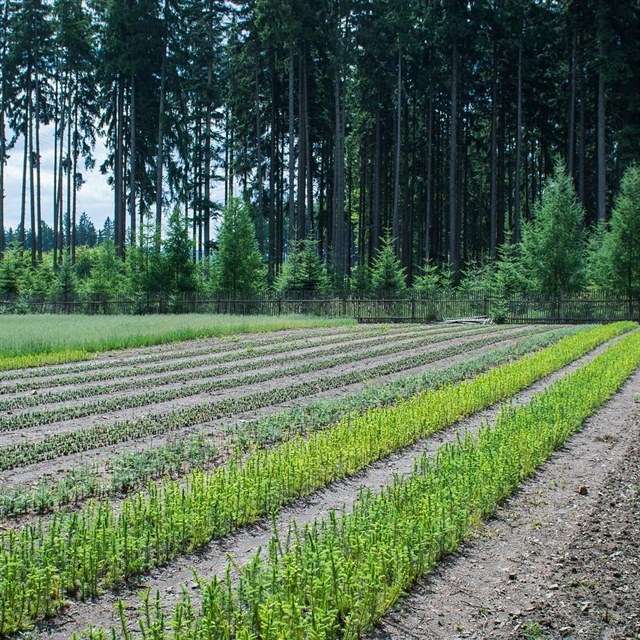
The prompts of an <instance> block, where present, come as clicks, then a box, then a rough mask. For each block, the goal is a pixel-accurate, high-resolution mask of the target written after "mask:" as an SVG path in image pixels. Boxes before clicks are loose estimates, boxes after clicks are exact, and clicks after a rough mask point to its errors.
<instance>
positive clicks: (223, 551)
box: [40, 343, 611, 640]
mask: <svg viewBox="0 0 640 640" xmlns="http://www.w3.org/2000/svg"><path fill="white" fill-rule="evenodd" d="M609 344H611V343H609ZM606 346H608V345H602V346H601V347H599V348H597V349H596V350H594V351H592V352H591V353H590V354H588V355H587V356H585V357H583V358H581V359H579V360H577V361H575V362H574V363H572V364H571V365H569V366H567V367H565V368H564V369H561V370H560V371H558V372H556V373H554V374H552V375H551V376H548V377H547V378H545V379H543V380H540V381H539V382H537V383H535V384H534V385H532V386H530V387H529V388H527V389H526V390H524V391H523V392H521V393H520V394H517V395H516V396H514V397H513V399H512V400H511V401H512V402H513V403H514V404H522V403H525V402H527V401H528V400H529V399H530V398H531V397H532V396H533V395H534V394H536V393H539V392H540V391H542V390H543V389H544V388H545V387H546V386H547V385H548V384H550V383H551V382H553V381H554V380H556V379H558V378H560V377H562V376H563V375H564V374H566V373H568V372H570V371H573V370H575V369H576V368H578V367H579V366H582V365H583V364H585V363H587V362H589V361H591V360H592V359H593V358H594V357H595V356H596V355H597V354H599V353H601V352H602V351H603V350H604V349H605V348H606ZM500 408H501V407H500V405H495V406H493V407H491V408H490V409H488V410H486V411H482V412H479V413H477V414H475V415H474V416H472V417H471V418H469V419H467V420H465V421H462V422H460V423H458V424H456V425H454V426H453V427H451V428H449V429H446V430H443V431H441V432H439V433H438V434H435V435H434V436H432V437H430V438H426V439H424V440H422V441H420V442H418V443H417V444H416V445H414V446H411V447H407V448H405V449H403V450H401V451H398V452H396V453H394V454H392V455H390V456H387V457H386V458H384V459H382V460H379V461H378V462H375V463H373V464H371V465H370V466H368V467H367V468H366V469H364V470H363V471H362V472H360V473H358V474H356V475H355V476H353V477H351V478H349V479H347V480H344V481H340V482H336V483H333V484H332V485H330V486H329V487H327V488H326V489H324V490H321V491H318V492H316V493H314V494H313V495H312V496H310V497H309V498H307V499H304V500H298V501H296V502H295V503H293V504H292V505H290V506H289V507H286V508H284V509H282V510H281V511H280V512H279V514H278V516H277V518H276V521H275V526H276V527H277V529H278V531H279V532H280V533H282V534H286V531H287V529H288V527H289V526H290V525H291V523H292V522H293V521H296V522H297V523H298V524H300V525H303V524H304V523H310V522H313V521H314V520H316V519H318V518H324V517H326V516H328V515H329V513H330V512H331V511H334V510H338V511H340V510H341V509H343V508H344V507H346V508H347V509H349V508H350V505H351V504H352V503H353V501H354V500H355V499H356V497H357V495H358V493H359V492H360V491H361V490H362V489H363V488H368V489H371V490H374V491H379V490H380V489H381V488H382V487H383V486H384V485H385V484H387V483H389V482H390V481H391V480H392V479H393V476H394V475H396V474H400V475H402V474H408V473H411V471H412V470H413V465H414V460H415V459H416V458H418V457H420V456H421V455H422V454H423V453H425V452H426V453H428V454H430V455H431V454H434V453H435V451H436V450H437V449H438V447H439V446H440V445H441V444H443V443H444V442H452V441H455V440H456V438H457V435H458V434H459V433H460V432H464V431H465V430H468V431H470V432H476V431H477V430H478V429H479V428H480V427H481V426H482V425H483V424H485V423H486V422H487V421H489V422H491V421H492V420H493V419H495V416H496V415H497V413H498V412H499V410H500ZM272 530H273V523H272V522H271V520H269V519H263V520H262V521H260V522H259V523H257V524H256V525H254V526H252V527H246V528H243V529H241V530H239V531H238V532H237V533H234V534H232V535H229V536H226V537H224V538H223V539H220V540H216V541H213V542H211V543H210V544H209V545H207V546H206V547H204V548H203V549H201V550H200V551H199V552H197V553H192V554H188V555H185V556H181V557H179V558H178V559H176V561H174V562H172V563H171V564H169V565H168V566H166V567H162V568H160V569H158V570H156V571H154V572H153V573H152V574H151V575H150V576H147V577H145V578H143V579H141V580H140V582H139V583H137V584H135V585H134V586H130V587H125V588H123V589H122V590H121V591H119V592H118V593H112V592H108V593H106V594H105V595H104V596H103V597H101V598H99V599H97V600H96V601H94V602H72V603H71V604H70V606H69V607H68V608H67V610H66V611H65V612H64V613H63V614H62V615H61V616H60V617H59V618H57V619H56V620H55V621H53V622H52V623H50V624H48V625H43V626H42V627H41V628H40V634H41V637H42V638H50V639H55V640H61V639H62V638H67V637H68V636H69V635H70V634H71V633H72V632H73V631H80V630H82V629H84V628H86V627H87V626H89V625H90V624H93V625H95V626H100V627H109V626H111V625H114V624H116V619H115V616H114V613H115V604H116V602H117V598H118V597H122V598H123V600H125V601H126V603H127V606H128V607H129V609H130V610H135V609H136V607H137V606H138V605H139V598H138V597H137V593H138V592H139V591H140V589H144V588H150V589H151V591H152V592H155V590H159V591H160V592H161V593H162V597H163V603H164V604H165V605H167V606H170V605H172V604H174V603H175V600H176V599H177V598H179V597H180V594H181V585H186V587H187V588H189V589H191V590H192V591H193V595H192V600H193V601H194V602H197V600H198V592H197V590H196V583H195V581H194V579H193V572H194V570H195V571H197V572H198V573H199V574H201V575H202V576H204V577H207V578H210V577H211V576H212V575H214V574H215V575H218V576H222V575H223V574H224V572H225V570H226V567H227V562H228V557H229V556H231V557H232V558H233V559H234V562H235V563H236V564H237V565H242V564H244V563H246V562H247V561H248V560H250V559H251V558H252V557H253V555H254V554H255V553H256V551H257V550H258V549H259V548H261V547H262V548H264V547H265V545H267V543H268V541H269V539H270V538H271V535H272Z"/></svg>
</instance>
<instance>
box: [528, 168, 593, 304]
mask: <svg viewBox="0 0 640 640" xmlns="http://www.w3.org/2000/svg"><path fill="white" fill-rule="evenodd" d="M583 216H584V211H583V209H582V205H581V204H580V203H579V201H578V198H577V196H576V192H575V189H574V186H573V181H572V180H571V178H570V177H569V176H568V175H567V173H566V171H565V168H564V165H563V164H562V163H561V162H557V163H556V165H555V169H554V173H553V178H551V179H550V180H549V181H548V183H547V185H546V187H545V189H544V192H543V194H542V201H541V202H540V203H539V204H538V205H537V206H536V208H535V210H534V213H533V220H532V221H531V222H530V223H528V224H526V225H523V239H522V258H523V263H524V265H525V267H526V269H527V272H528V274H529V275H530V277H531V280H532V284H533V287H534V289H535V290H537V291H539V292H541V293H545V294H550V295H554V296H557V295H560V294H562V293H565V292H570V291H576V290H578V289H579V288H580V286H581V284H582V282H583V231H582V220H583Z"/></svg>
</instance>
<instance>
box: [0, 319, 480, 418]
mask: <svg viewBox="0 0 640 640" xmlns="http://www.w3.org/2000/svg"><path fill="white" fill-rule="evenodd" d="M415 335H417V336H418V337H417V338H416V337H414V336H415ZM465 335H475V332H464V331H462V332H461V331H460V330H459V329H457V330H456V329H454V330H452V331H448V332H440V333H438V334H437V336H436V339H435V340H431V341H430V342H426V340H425V338H426V339H427V340H428V338H429V337H430V336H429V335H428V334H427V336H425V334H424V333H423V332H420V331H418V332H416V333H415V334H413V333H411V334H408V335H407V334H400V335H393V336H389V335H383V336H377V337H374V338H373V339H370V340H368V341H367V342H365V343H361V342H354V341H353V338H351V340H350V341H349V342H348V343H346V344H344V343H340V341H338V344H335V342H336V341H331V342H328V343H327V344H330V345H331V348H329V349H323V350H322V351H318V352H315V353H299V352H298V351H297V350H296V348H295V347H293V348H292V347H291V346H288V345H283V347H284V348H282V351H284V353H283V354H282V355H277V356H274V357H273V358H270V359H269V360H264V361H263V362H261V363H256V362H248V361H247V360H248V359H251V358H254V357H255V355H259V354H255V355H254V354H251V353H249V354H247V355H242V354H240V355H239V356H231V357H225V358H224V360H225V361H226V362H229V360H231V363H230V364H217V365H216V366H210V367H208V368H206V369H203V368H198V369H195V370H194V369H193V367H203V366H205V365H207V364H209V363H208V362H206V361H196V362H194V361H191V362H184V363H181V364H182V365H183V368H185V369H186V368H188V369H189V370H187V371H182V372H180V371H177V372H176V371H173V372H169V373H164V374H159V375H152V377H145V378H144V379H143V380H131V379H126V380H123V378H125V377H126V373H125V372H124V371H120V372H118V371H117V370H115V371H113V373H112V375H114V376H115V374H118V373H119V375H117V380H118V381H117V382H112V383H110V384H100V385H88V386H80V387H76V388H74V389H63V390H59V391H51V392H44V393H40V394H37V395H33V394H29V395H22V396H18V397H13V398H4V399H2V398H0V411H7V410H16V409H26V408H29V407H38V406H41V405H48V404H53V403H56V402H68V401H72V400H81V399H84V398H91V397H92V396H100V395H107V394H112V393H118V392H121V391H130V390H131V389H132V388H136V387H140V386H144V388H145V389H146V390H147V392H148V390H149V389H153V388H157V387H161V386H163V385H170V384H179V383H187V382H189V383H192V382H199V381H200V380H207V379H209V378H218V377H219V376H223V375H227V374H230V373H234V374H240V373H243V372H246V371H254V370H255V369H261V368H266V367H273V366H276V365H281V364H284V365H286V364H290V363H291V362H295V361H300V360H304V363H305V364H307V365H308V366H309V367H311V366H312V364H311V363H313V362H315V361H316V360H319V359H323V360H324V361H326V359H327V358H329V357H331V356H338V355H339V356H342V357H345V356H346V354H357V352H362V353H363V355H365V356H366V357H369V354H370V353H373V354H375V353H376V352H375V347H378V346H380V345H383V346H384V347H385V349H388V348H391V345H392V344H393V345H395V344H398V343H401V342H403V343H404V348H406V349H412V348H415V347H416V346H424V345H425V344H430V343H435V342H439V341H440V340H449V339H452V338H457V337H463V336H465ZM398 346H399V345H398ZM372 349H373V351H369V350H372ZM357 359H358V356H357V355H355V356H354V361H357ZM214 362H216V361H215V360H214ZM147 373H148V372H147V371H145V370H140V369H137V370H135V373H134V375H135V376H136V377H138V376H140V375H146V374H147ZM152 374H153V372H152ZM272 375H273V374H272ZM43 382H44V381H43ZM197 386H198V385H196V387H195V388H197ZM193 388H194V386H193V385H191V386H189V389H193ZM222 388H224V387H222ZM183 391H185V390H183ZM189 395H191V394H189ZM180 397H183V396H180ZM120 398H121V399H122V397H120Z"/></svg>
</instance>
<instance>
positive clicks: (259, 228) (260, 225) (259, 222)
mask: <svg viewBox="0 0 640 640" xmlns="http://www.w3.org/2000/svg"><path fill="white" fill-rule="evenodd" d="M259 68H260V67H259V60H256V74H255V83H256V87H255V89H256V94H255V100H256V102H255V108H256V182H257V183H258V184H257V187H258V213H257V216H256V218H257V219H256V233H257V236H258V246H259V247H260V253H261V254H262V255H264V254H265V237H264V236H265V233H264V215H263V210H262V207H263V191H264V185H263V184H262V181H263V178H262V122H261V120H260V74H259Z"/></svg>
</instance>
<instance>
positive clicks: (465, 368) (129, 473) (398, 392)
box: [0, 326, 580, 517]
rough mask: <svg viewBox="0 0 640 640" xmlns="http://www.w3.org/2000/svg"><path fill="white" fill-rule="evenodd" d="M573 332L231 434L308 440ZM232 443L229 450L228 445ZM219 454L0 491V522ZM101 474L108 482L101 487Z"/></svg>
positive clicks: (136, 462)
mask: <svg viewBox="0 0 640 640" xmlns="http://www.w3.org/2000/svg"><path fill="white" fill-rule="evenodd" d="M578 330H580V328H579V327H576V326H571V327H563V328H561V329H553V330H550V331H545V332H544V333H540V334H533V335H528V337H527V338H525V339H523V340H521V341H520V342H518V343H517V344H515V345H513V346H508V347H502V348H497V349H495V350H494V351H491V352H489V353H485V354H482V355H480V356H477V357H475V358H472V359H470V360H467V361H464V362H461V363H457V364H453V365H449V366H448V367H445V368H444V369H438V370H436V371H427V372H425V373H422V374H421V375H414V376H408V377H406V378H402V379H400V380H394V381H392V382H387V383H385V384H376V385H373V386H371V387H367V388H366V389H364V390H362V391H359V392H356V393H353V394H348V395H346V396H342V397H341V398H338V399H329V400H320V401H316V402H311V403H309V404H307V405H304V406H301V407H293V408H290V409H284V410H282V411H279V412H278V413H275V414H271V415H266V416H262V417H260V418H257V419H255V420H252V421H249V422H247V421H240V422H237V423H235V425H234V427H233V429H231V430H230V431H231V433H232V434H233V436H234V440H236V441H237V442H240V443H242V444H243V445H244V446H251V445H252V444H257V445H259V446H264V445H266V444H272V443H275V442H278V441H281V440H284V439H286V438H289V437H291V436H292V435H297V434H308V433H311V432H313V431H317V430H319V429H322V428H326V427H328V426H329V425H331V424H333V423H335V422H337V421H338V420H340V419H341V418H343V417H344V416H345V415H347V414H348V413H362V412H363V411H365V410H367V409H372V408H374V407H379V406H387V405H390V404H392V403H394V402H397V401H398V400H402V399H404V398H407V397H409V396H411V395H414V394H415V393H419V392H420V391H425V390H427V389H437V388H439V387H441V386H443V385H445V384H452V383H455V382H460V381H461V380H463V379H465V378H468V377H471V376H473V375H477V374H478V373H481V372H483V371H486V370H488V369H489V368H490V367H493V366H497V365H499V364H502V363H504V362H507V361H509V360H513V359H515V358H518V357H521V356H522V355H524V354H526V353H529V352H531V351H535V350H537V349H542V348H544V347H546V346H548V345H550V344H553V343H554V342H557V341H558V340H560V339H561V338H562V337H563V336H565V335H569V334H570V333H575V332H576V331H578ZM230 444H231V443H230ZM218 454H219V452H218V450H217V448H216V447H215V446H213V445H212V444H210V443H209V441H208V439H207V438H206V437H205V436H204V435H203V434H196V435H193V436H190V437H189V438H188V439H187V440H178V441H177V442H170V443H168V444H166V445H162V446H160V447H155V448H153V449H148V450H145V451H140V452H138V451H135V452H131V453H125V454H117V455H115V456H112V457H110V458H109V459H107V461H106V464H105V470H101V469H99V468H98V467H97V466H96V465H86V466H82V467H74V468H73V469H71V470H70V471H68V472H67V473H66V474H65V475H64V476H63V477H62V478H61V479H59V480H55V481H53V480H50V479H47V478H45V479H42V480H41V481H40V482H38V483H37V484H36V486H35V487H30V486H25V485H19V486H16V487H10V488H8V489H4V490H3V489H1V488H0V517H13V516H17V515H20V514H23V513H26V512H28V511H36V512H38V513H45V512H49V511H52V510H53V509H54V508H56V507H61V506H63V505H67V504H78V503H79V502H80V501H82V500H85V499H86V498H89V497H97V496H102V497H106V496H110V495H113V494H115V493H122V492H125V491H129V490H131V489H135V488H140V487H141V486H142V485H144V483H145V482H147V481H148V480H152V479H155V478H159V477H161V476H164V475H166V474H172V475H173V476H177V475H179V474H181V473H183V472H186V471H189V470H192V469H197V468H199V467H201V466H203V465H205V464H209V463H211V461H212V460H214V459H215V458H216V457H217V456H218ZM105 474H107V475H108V479H107V480H106V481H105V478H104V476H105Z"/></svg>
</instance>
